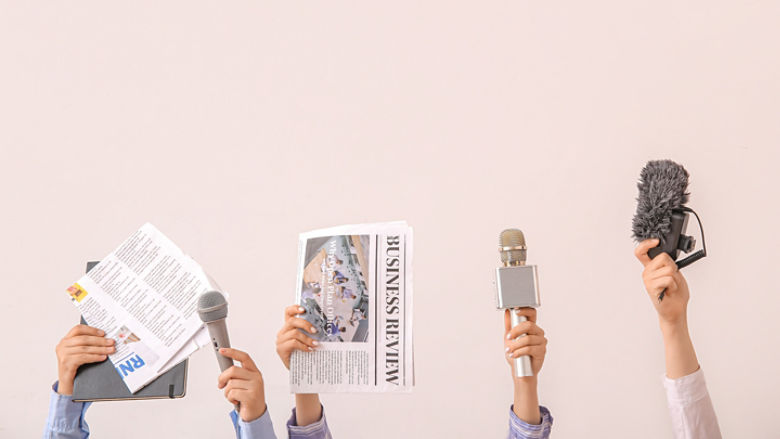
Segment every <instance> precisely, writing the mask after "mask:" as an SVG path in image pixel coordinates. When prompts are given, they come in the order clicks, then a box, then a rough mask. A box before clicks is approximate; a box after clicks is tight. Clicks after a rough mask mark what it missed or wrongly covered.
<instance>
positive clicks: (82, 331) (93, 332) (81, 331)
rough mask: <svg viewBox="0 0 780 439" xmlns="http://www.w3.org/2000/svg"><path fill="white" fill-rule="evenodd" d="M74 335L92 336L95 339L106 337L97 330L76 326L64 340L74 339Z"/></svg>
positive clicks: (90, 327)
mask: <svg viewBox="0 0 780 439" xmlns="http://www.w3.org/2000/svg"><path fill="white" fill-rule="evenodd" d="M76 335H94V336H96V337H102V336H104V335H106V333H105V332H103V331H102V330H100V329H98V328H93V327H92V326H87V325H76V326H74V327H72V328H71V329H70V331H68V333H67V335H65V338H69V337H74V336H76Z"/></svg>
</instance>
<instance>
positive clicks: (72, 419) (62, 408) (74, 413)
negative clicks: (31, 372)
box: [46, 381, 92, 433]
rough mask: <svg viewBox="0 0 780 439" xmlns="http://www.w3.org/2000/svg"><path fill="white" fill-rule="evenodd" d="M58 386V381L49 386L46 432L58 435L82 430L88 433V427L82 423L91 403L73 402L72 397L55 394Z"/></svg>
mask: <svg viewBox="0 0 780 439" xmlns="http://www.w3.org/2000/svg"><path fill="white" fill-rule="evenodd" d="M59 384H60V383H59V381H55V382H54V384H53V385H52V386H51V396H50V397H49V418H48V419H47V420H46V430H47V431H51V432H58V433H65V432H73V431H79V430H83V431H85V432H87V433H88V432H89V427H88V426H87V423H86V422H84V414H85V413H86V411H87V409H88V408H89V406H90V405H92V403H91V402H73V396H72V395H60V394H59V393H57V388H58V387H59Z"/></svg>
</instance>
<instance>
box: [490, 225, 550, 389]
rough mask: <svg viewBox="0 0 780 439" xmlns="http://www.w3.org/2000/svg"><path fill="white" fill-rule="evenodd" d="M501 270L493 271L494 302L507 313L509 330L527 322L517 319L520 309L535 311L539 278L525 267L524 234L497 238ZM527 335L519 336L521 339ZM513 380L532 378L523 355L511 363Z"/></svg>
mask: <svg viewBox="0 0 780 439" xmlns="http://www.w3.org/2000/svg"><path fill="white" fill-rule="evenodd" d="M499 251H500V252H501V262H502V264H503V266H502V267H498V268H496V302H497V307H498V309H508V310H509V317H510V323H511V325H512V327H515V326H517V325H519V324H520V323H522V322H524V321H526V320H528V319H527V318H526V317H525V316H521V315H519V313H518V311H519V308H527V307H531V308H538V307H539V306H540V305H541V303H540V301H539V274H538V272H537V269H536V266H535V265H526V264H525V257H526V246H525V237H524V236H523V232H521V231H520V230H518V229H507V230H504V231H503V232H501V236H500V238H499ZM525 335H526V334H522V335H520V337H524V336H525ZM514 362H515V376H516V377H530V376H533V375H534V372H533V369H532V368H531V357H530V356H529V355H522V356H520V357H517V358H515V359H514Z"/></svg>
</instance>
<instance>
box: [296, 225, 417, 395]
mask: <svg viewBox="0 0 780 439" xmlns="http://www.w3.org/2000/svg"><path fill="white" fill-rule="evenodd" d="M298 258H299V261H298V278H297V282H296V303H298V304H300V305H301V306H302V307H303V308H304V309H305V312H304V313H303V314H302V315H301V317H303V318H305V319H306V320H307V321H309V322H310V323H312V324H313V325H314V326H315V328H316V329H317V332H316V333H315V334H309V333H307V335H309V336H311V337H313V338H315V339H316V340H318V341H319V342H320V345H319V346H318V347H317V348H316V349H315V350H314V351H313V352H301V351H295V352H294V353H293V355H292V358H291V361H290V388H291V391H292V392H293V393H314V392H316V393H323V392H398V391H400V392H408V391H411V389H412V387H413V386H414V351H413V341H412V229H411V227H409V226H408V225H407V224H406V222H404V221H397V222H389V223H376V224H358V225H350V226H340V227H333V228H328V229H322V230H315V231H312V232H307V233H302V234H301V235H300V239H299V247H298Z"/></svg>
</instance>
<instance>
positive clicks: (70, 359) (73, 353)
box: [55, 325, 116, 395]
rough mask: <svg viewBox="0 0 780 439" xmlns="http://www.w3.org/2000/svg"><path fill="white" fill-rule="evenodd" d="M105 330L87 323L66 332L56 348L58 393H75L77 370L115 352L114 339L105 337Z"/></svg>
mask: <svg viewBox="0 0 780 439" xmlns="http://www.w3.org/2000/svg"><path fill="white" fill-rule="evenodd" d="M105 335H106V333H105V332H103V331H102V330H100V329H97V328H93V327H91V326H87V325H76V326H74V327H73V328H71V330H70V331H68V333H67V334H65V337H63V338H62V340H60V342H59V343H58V344H57V347H56V348H55V352H56V353H57V376H58V379H59V384H58V385H57V393H59V394H60V395H72V394H73V380H74V379H75V378H76V371H77V370H78V368H79V367H80V366H81V365H83V364H88V363H96V362H98V361H103V360H105V359H106V358H108V354H112V353H114V351H115V350H116V348H115V347H114V340H112V339H110V338H105V337H104V336H105Z"/></svg>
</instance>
